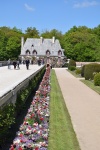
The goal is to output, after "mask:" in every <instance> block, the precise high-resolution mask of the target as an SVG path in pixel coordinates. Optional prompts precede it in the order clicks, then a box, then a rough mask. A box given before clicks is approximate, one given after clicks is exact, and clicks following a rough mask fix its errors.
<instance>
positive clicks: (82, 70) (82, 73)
mask: <svg viewBox="0 0 100 150" xmlns="http://www.w3.org/2000/svg"><path fill="white" fill-rule="evenodd" d="M84 68H85V65H83V66H82V69H81V76H82V77H84Z"/></svg>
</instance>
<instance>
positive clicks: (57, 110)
mask: <svg viewBox="0 0 100 150" xmlns="http://www.w3.org/2000/svg"><path fill="white" fill-rule="evenodd" d="M49 129H50V133H49V146H48V150H80V147H79V144H78V141H77V138H76V135H75V132H74V130H73V126H72V123H71V119H70V115H69V113H68V110H67V108H66V105H65V102H64V99H63V96H62V93H61V90H60V87H59V84H58V81H57V78H56V74H55V71H54V70H52V72H51V93H50V122H49Z"/></svg>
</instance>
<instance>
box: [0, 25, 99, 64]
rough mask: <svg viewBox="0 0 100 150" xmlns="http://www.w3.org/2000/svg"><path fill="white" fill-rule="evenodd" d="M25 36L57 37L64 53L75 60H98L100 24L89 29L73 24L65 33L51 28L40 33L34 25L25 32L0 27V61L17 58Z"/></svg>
mask: <svg viewBox="0 0 100 150" xmlns="http://www.w3.org/2000/svg"><path fill="white" fill-rule="evenodd" d="M22 36H23V37H24V38H25V40H26V39H27V38H40V37H41V36H42V37H43V38H52V37H53V36H55V38H56V39H59V41H60V44H61V46H62V48H63V49H64V50H65V51H64V54H65V56H66V57H67V58H69V59H73V60H75V61H87V62H94V61H100V25H98V26H97V27H95V28H93V29H91V28H88V27H86V26H79V27H76V26H73V27H72V28H71V29H70V30H69V31H67V32H66V33H65V34H62V32H61V31H58V30H56V29H52V30H51V31H48V30H45V31H42V33H39V31H38V30H37V29H36V28H35V27H28V28H27V29H26V30H25V33H23V32H22V30H21V29H17V28H16V27H14V28H10V27H6V26H3V27H0V61H1V60H8V59H9V58H10V59H12V60H13V59H17V58H18V56H19V55H20V52H21V37H22Z"/></svg>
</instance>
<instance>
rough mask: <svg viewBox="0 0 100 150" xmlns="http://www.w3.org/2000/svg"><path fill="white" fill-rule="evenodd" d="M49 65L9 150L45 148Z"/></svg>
mask: <svg viewBox="0 0 100 150" xmlns="http://www.w3.org/2000/svg"><path fill="white" fill-rule="evenodd" d="M49 93H50V67H48V68H47V69H46V72H45V74H44V76H43V79H42V82H41V83H40V85H39V88H38V90H37V91H36V94H35V96H34V97H33V100H32V103H31V105H30V108H29V109H28V112H27V115H26V116H25V118H24V121H23V124H21V125H20V128H19V131H18V132H17V133H16V137H15V139H14V140H13V143H12V145H11V147H10V149H9V150H47V147H48V134H49V128H48V126H49V116H50V112H49V99H50V97H49Z"/></svg>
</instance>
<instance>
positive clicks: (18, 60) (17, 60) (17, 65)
mask: <svg viewBox="0 0 100 150" xmlns="http://www.w3.org/2000/svg"><path fill="white" fill-rule="evenodd" d="M17 68H18V69H20V67H19V60H17Z"/></svg>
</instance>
